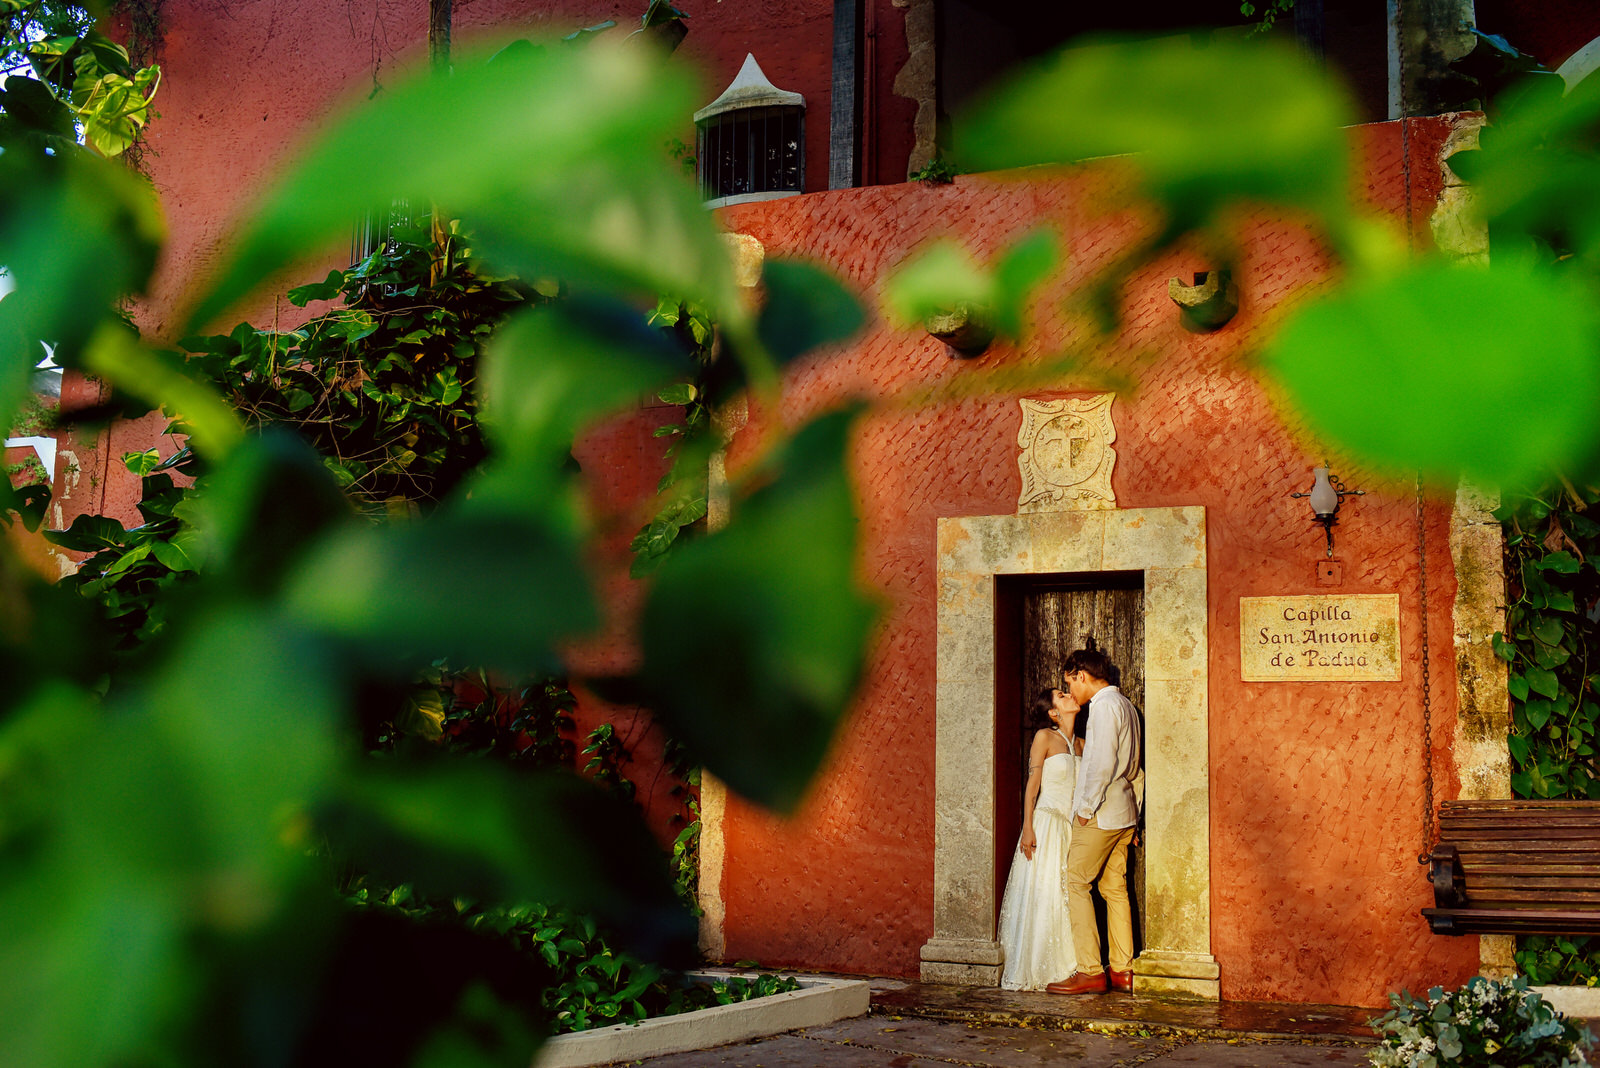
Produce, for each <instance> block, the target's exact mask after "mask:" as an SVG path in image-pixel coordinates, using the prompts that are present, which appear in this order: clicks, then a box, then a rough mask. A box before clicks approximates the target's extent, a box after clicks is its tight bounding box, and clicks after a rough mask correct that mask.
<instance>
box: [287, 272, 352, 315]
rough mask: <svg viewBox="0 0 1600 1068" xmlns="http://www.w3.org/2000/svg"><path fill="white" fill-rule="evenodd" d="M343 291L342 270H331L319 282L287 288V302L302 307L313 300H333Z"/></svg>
mask: <svg viewBox="0 0 1600 1068" xmlns="http://www.w3.org/2000/svg"><path fill="white" fill-rule="evenodd" d="M343 292H344V272H343V271H340V270H337V269H335V270H331V271H329V272H328V277H326V278H324V279H323V280H322V281H320V282H312V283H310V284H309V285H303V286H295V287H294V288H293V289H291V290H289V293H288V296H289V303H290V304H293V305H294V306H295V307H296V308H304V307H305V306H306V305H307V304H310V303H311V302H312V301H314V300H334V299H337V298H338V296H339V294H341V293H343Z"/></svg>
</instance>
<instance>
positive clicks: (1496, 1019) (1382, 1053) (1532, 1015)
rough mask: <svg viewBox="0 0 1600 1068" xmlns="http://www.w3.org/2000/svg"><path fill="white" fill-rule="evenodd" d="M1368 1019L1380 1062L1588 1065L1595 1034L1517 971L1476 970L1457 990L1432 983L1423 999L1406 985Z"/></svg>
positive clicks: (1399, 1066)
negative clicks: (1497, 976) (1504, 975)
mask: <svg viewBox="0 0 1600 1068" xmlns="http://www.w3.org/2000/svg"><path fill="white" fill-rule="evenodd" d="M1389 1002H1390V1004H1392V1005H1393V1006H1394V1008H1392V1009H1390V1010H1389V1011H1388V1012H1386V1013H1384V1014H1383V1015H1382V1016H1379V1017H1377V1018H1376V1019H1373V1020H1371V1021H1369V1022H1370V1023H1371V1025H1372V1029H1373V1030H1374V1031H1376V1032H1378V1037H1379V1042H1378V1046H1377V1048H1376V1049H1374V1050H1373V1051H1372V1053H1371V1055H1370V1058H1369V1059H1370V1060H1371V1062H1372V1063H1373V1064H1375V1065H1380V1066H1382V1068H1444V1066H1446V1065H1461V1066H1463V1068H1480V1066H1482V1068H1498V1066H1503V1065H1516V1066H1518V1068H1583V1066H1586V1065H1587V1064H1588V1063H1589V1061H1588V1058H1587V1057H1586V1056H1585V1053H1584V1050H1585V1047H1586V1046H1588V1045H1590V1044H1592V1043H1593V1042H1594V1036H1593V1035H1591V1034H1589V1033H1588V1032H1587V1031H1585V1030H1583V1029H1582V1028H1580V1027H1578V1026H1577V1025H1576V1024H1574V1023H1573V1022H1572V1021H1571V1020H1568V1019H1567V1018H1566V1017H1565V1016H1563V1015H1562V1014H1561V1013H1559V1012H1557V1011H1556V1010H1555V1009H1554V1008H1553V1007H1552V1006H1551V1005H1550V1003H1549V1002H1547V1001H1545V1000H1544V998H1542V997H1540V996H1539V994H1538V992H1537V991H1533V990H1529V989H1528V980H1527V979H1525V978H1524V977H1522V976H1520V975H1519V976H1516V977H1514V978H1512V979H1510V980H1507V981H1506V982H1503V983H1500V982H1495V981H1494V980H1492V979H1485V978H1484V977H1483V976H1481V975H1480V976H1475V977H1474V978H1472V979H1471V980H1469V981H1468V982H1467V985H1466V986H1463V987H1462V988H1461V989H1459V990H1451V991H1446V990H1445V989H1444V988H1443V987H1438V986H1436V987H1434V988H1433V989H1432V990H1429V991H1428V998H1427V1000H1426V1001H1424V1000H1422V999H1421V998H1418V997H1414V996H1413V995H1411V994H1410V993H1408V992H1406V991H1401V992H1400V993H1398V994H1390V995H1389Z"/></svg>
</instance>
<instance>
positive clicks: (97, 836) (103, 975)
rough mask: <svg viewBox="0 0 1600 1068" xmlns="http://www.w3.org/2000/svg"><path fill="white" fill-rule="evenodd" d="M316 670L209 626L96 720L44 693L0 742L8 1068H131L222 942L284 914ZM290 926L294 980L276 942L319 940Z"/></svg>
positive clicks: (70, 697) (215, 960) (303, 801)
mask: <svg viewBox="0 0 1600 1068" xmlns="http://www.w3.org/2000/svg"><path fill="white" fill-rule="evenodd" d="M325 667H326V665H325V663H324V662H323V658H322V655H321V653H320V651H319V649H318V647H317V646H315V645H313V644H310V643H306V642H304V641H301V640H298V639H296V638H295V637H294V635H293V634H292V633H290V632H287V631H285V630H284V629H283V628H281V627H279V626H277V625H276V624H274V623H273V622H271V621H270V620H269V619H266V618H264V617H262V616H260V615H257V614H254V613H216V614H213V615H212V616H211V617H210V618H209V619H208V620H207V626H206V627H204V628H201V629H199V630H197V631H195V632H192V633H191V636H190V639H189V640H188V641H187V642H185V643H184V644H183V645H182V647H181V648H179V649H178V650H177V651H176V653H175V655H174V656H173V657H172V658H171V659H170V660H169V661H168V662H167V664H166V670H165V671H164V672H163V673H162V674H161V676H160V681H159V682H158V683H156V684H155V685H154V686H152V687H150V688H149V689H147V690H144V691H134V692H130V693H129V694H128V695H127V697H126V700H125V701H123V702H122V703H121V704H120V705H119V706H118V707H117V708H115V709H113V710H111V712H110V714H106V713H102V712H100V711H98V710H96V709H95V708H93V706H92V704H91V699H90V698H88V696H87V695H85V694H80V693H75V692H72V691H69V690H66V689H64V688H55V689H52V690H48V691H44V692H42V693H41V694H40V695H39V698H38V699H37V700H36V702H35V703H34V704H33V706H32V708H31V709H30V710H28V711H27V712H24V713H22V714H19V715H18V716H16V717H14V718H13V719H11V720H10V721H8V722H7V723H6V725H5V727H4V729H3V730H0V798H3V799H4V801H5V802H6V803H5V805H4V807H3V809H0V857H3V860H0V908H4V910H5V915H7V916H11V917H15V918H19V922H17V923H13V924H8V925H7V927H6V933H5V935H4V937H0V970H3V974H4V975H5V976H6V981H5V982H4V983H0V1013H3V1014H4V1016H5V1018H6V1019H7V1020H8V1021H9V1022H8V1024H7V1026H6V1040H5V1049H4V1052H5V1059H6V1061H7V1063H15V1064H27V1065H39V1066H49V1065H62V1066H68V1065H92V1064H128V1063H138V1062H140V1061H142V1060H143V1059H144V1058H146V1057H148V1056H150V1054H151V1052H152V1050H153V1049H154V1048H156V1045H158V1044H159V1043H160V1042H161V1041H165V1040H167V1037H168V1036H170V1034H171V1032H172V1029H173V1028H174V1027H177V1028H180V1029H186V1028H189V1027H191V1026H193V1021H192V1020H191V1019H190V1018H189V1017H188V1014H189V1013H190V1012H192V1011H194V1010H195V1008H196V1003H197V1001H198V998H199V996H200V994H201V992H202V991H204V990H205V989H206V987H207V984H208V983H209V982H210V981H211V980H212V979H214V978H215V976H216V975H217V974H218V972H219V971H221V970H224V969H226V968H228V967H229V954H228V953H227V952H226V951H224V950H223V949H222V948H221V946H222V944H223V943H226V942H228V941H230V940H233V939H248V938H249V937H250V936H251V934H252V932H258V931H261V930H263V929H266V928H268V927H274V926H277V925H279V924H280V922H281V921H283V920H284V919H286V918H290V917H289V909H290V903H291V901H292V900H294V898H295V895H296V888H297V887H298V886H300V885H303V882H302V881H303V879H304V877H305V876H306V875H308V874H309V870H308V866H307V864H306V858H305V854H304V849H305V846H306V844H308V843H304V842H296V841H295V840H294V838H293V831H294V828H295V826H296V823H295V821H296V816H297V814H300V813H304V812H306V811H308V810H309V809H310V807H311V806H312V805H313V804H314V803H315V802H316V800H317V798H318V796H319V795H320V794H321V793H322V791H323V790H324V788H325V786H326V783H327V782H328V780H329V777H330V775H331V773H332V769H333V758H334V750H333V744H332V733H331V728H332V722H333V718H332V714H331V713H332V707H331V700H332V692H331V691H330V689H329V687H328V675H327V673H326V671H325ZM23 917H25V918H26V919H25V921H22V920H21V919H20V918H23ZM292 918H293V919H294V920H295V921H296V923H295V924H293V925H289V926H287V927H284V928H283V929H281V930H280V932H279V946H278V951H279V952H281V953H285V954H287V955H288V957H289V959H291V960H293V959H296V957H297V956H298V957H299V958H300V960H301V962H302V963H301V966H302V967H304V966H306V965H307V964H310V963H311V962H313V961H314V960H315V956H314V954H312V953H310V952H307V947H306V946H304V945H301V946H299V947H298V954H297V951H296V949H295V948H294V947H293V942H294V940H295V938H296V937H298V936H296V935H294V934H292V933H291V932H294V931H300V932H304V933H305V934H307V935H312V934H314V933H315V931H316V924H315V923H314V922H313V917H312V916H311V915H309V914H301V915H295V916H293V917H292ZM286 936H287V937H286ZM258 963H259V960H258ZM266 970H268V969H263V971H266ZM214 1026H220V1024H215V1025H214Z"/></svg>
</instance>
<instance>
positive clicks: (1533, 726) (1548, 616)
mask: <svg viewBox="0 0 1600 1068" xmlns="http://www.w3.org/2000/svg"><path fill="white" fill-rule="evenodd" d="M1597 502H1600V492H1597V491H1596V490H1595V489H1594V488H1593V487H1583V488H1580V487H1578V486H1575V485H1573V484H1571V483H1570V482H1567V481H1565V480H1557V481H1556V482H1554V483H1552V484H1551V485H1550V486H1549V487H1547V488H1546V489H1545V490H1543V491H1541V492H1538V493H1533V494H1528V495H1523V496H1517V497H1514V498H1511V499H1509V500H1507V501H1506V502H1505V503H1504V504H1503V505H1502V506H1501V508H1500V510H1499V511H1498V512H1497V513H1496V517H1497V518H1498V519H1500V521H1501V522H1502V523H1503V524H1504V528H1505V544H1506V550H1505V563H1506V584H1507V597H1506V599H1507V604H1506V629H1505V630H1504V631H1503V632H1501V633H1498V634H1496V635H1495V636H1494V650H1495V652H1496V654H1498V655H1499V656H1500V658H1501V659H1502V660H1504V661H1505V662H1506V664H1507V665H1508V668H1509V676H1508V680H1507V684H1508V687H1509V689H1510V691H1511V734H1510V737H1509V738H1508V742H1509V744H1510V748H1511V768H1512V770H1511V788H1512V792H1513V793H1514V794H1515V795H1516V796H1518V797H1527V798H1589V799H1600V761H1597V759H1596V755H1597V751H1596V745H1597V743H1596V737H1597V731H1600V688H1597V684H1600V655H1597V654H1600V522H1596V519H1595V517H1594V514H1593V512H1592V509H1593V506H1594V505H1595V504H1596V503H1597ZM1597 942H1600V940H1595V939H1588V938H1583V937H1558V936H1534V937H1524V938H1520V939H1518V948H1517V952H1516V961H1517V965H1518V967H1519V968H1520V969H1521V970H1522V971H1523V972H1524V973H1525V974H1527V975H1528V976H1529V978H1530V979H1532V980H1533V981H1535V982H1539V983H1552V982H1555V983H1576V984H1588V985H1593V984H1594V983H1595V982H1596V977H1597V976H1600V944H1596V943H1597Z"/></svg>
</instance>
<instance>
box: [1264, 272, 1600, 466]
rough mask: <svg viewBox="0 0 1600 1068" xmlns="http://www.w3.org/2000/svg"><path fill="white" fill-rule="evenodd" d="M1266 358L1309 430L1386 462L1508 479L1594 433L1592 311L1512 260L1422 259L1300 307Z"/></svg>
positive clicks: (1576, 451)
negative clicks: (1474, 264) (1465, 263)
mask: <svg viewBox="0 0 1600 1068" xmlns="http://www.w3.org/2000/svg"><path fill="white" fill-rule="evenodd" d="M1266 366H1267V368H1268V370H1269V371H1270V372H1271V373H1272V374H1273V375H1274V376H1276V377H1277V379H1278V380H1279V381H1280V382H1281V383H1282V384H1283V386H1284V387H1285V388H1286V389H1287V390H1288V392H1289V396H1290V399H1291V400H1292V401H1293V402H1294V405H1295V407H1296V408H1297V409H1299V410H1300V412H1302V413H1303V414H1304V416H1305V418H1306V420H1307V421H1308V422H1309V423H1310V424H1311V426H1312V428H1313V429H1314V430H1315V431H1316V432H1317V433H1318V434H1319V435H1323V436H1325V437H1327V438H1328V439H1330V440H1333V441H1338V442H1340V443H1341V444H1343V445H1344V446H1345V447H1347V448H1349V449H1350V450H1352V451H1353V452H1355V453H1357V454H1359V455H1360V456H1361V457H1362V458H1363V459H1365V460H1367V461H1369V462H1371V463H1374V464H1376V465H1379V466H1381V467H1385V468H1388V469H1389V470H1394V471H1422V472H1424V473H1425V474H1429V475H1439V476H1446V477H1448V476H1453V475H1455V474H1462V475H1465V476H1467V477H1469V478H1471V479H1474V480H1479V481H1482V482H1483V483H1486V484H1488V485H1498V486H1502V487H1506V488H1512V487H1515V486H1518V485H1524V484H1528V483H1531V482H1533V481H1535V480H1537V479H1539V478H1541V477H1542V471H1543V470H1544V469H1547V468H1548V466H1549V465H1552V464H1553V465H1557V466H1560V465H1562V464H1565V463H1568V462H1570V461H1572V460H1574V459H1577V458H1581V457H1584V456H1587V455H1589V454H1591V453H1592V451H1593V450H1594V448H1595V447H1596V445H1597V444H1600V420H1597V419H1596V418H1595V413H1596V412H1597V411H1600V318H1597V315H1596V311H1595V308H1594V304H1593V300H1592V297H1591V296H1590V294H1589V293H1588V292H1587V291H1586V290H1585V289H1583V288H1582V287H1581V286H1579V285H1578V284H1577V283H1576V282H1575V281H1573V280H1572V279H1570V278H1563V277H1561V276H1560V275H1558V274H1555V273H1553V272H1551V271H1548V270H1542V269H1537V268H1533V267H1530V266H1528V265H1526V264H1523V263H1518V262H1516V261H1515V260H1512V261H1509V262H1499V261H1497V262H1496V264H1495V265H1494V266H1493V267H1492V268H1491V269H1489V270H1487V271H1485V270H1480V269H1476V268H1471V267H1451V266H1448V265H1445V264H1442V263H1426V264H1420V265H1418V266H1416V267H1413V268H1410V269H1408V270H1406V271H1404V272H1402V273H1400V274H1398V275H1395V276H1392V277H1383V278H1371V279H1366V280H1364V281H1357V282H1352V283H1350V284H1348V285H1346V286H1344V287H1343V288H1341V289H1339V290H1337V291H1336V292H1335V293H1334V294H1332V295H1331V296H1329V297H1327V298H1325V299H1322V300H1319V301H1317V302H1316V303H1315V304H1312V305H1310V306H1308V307H1306V308H1305V309H1304V310H1303V311H1302V312H1301V313H1300V314H1299V315H1298V316H1296V317H1295V318H1294V319H1293V320H1292V321H1291V322H1290V323H1289V324H1288V325H1287V326H1285V327H1284V329H1283V331H1282V332H1281V333H1280V334H1279V335H1278V337H1277V339H1276V340H1275V341H1274V342H1273V343H1272V345H1271V347H1270V349H1269V351H1268V353H1267V357H1266Z"/></svg>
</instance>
